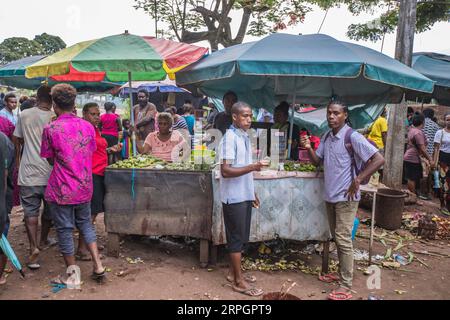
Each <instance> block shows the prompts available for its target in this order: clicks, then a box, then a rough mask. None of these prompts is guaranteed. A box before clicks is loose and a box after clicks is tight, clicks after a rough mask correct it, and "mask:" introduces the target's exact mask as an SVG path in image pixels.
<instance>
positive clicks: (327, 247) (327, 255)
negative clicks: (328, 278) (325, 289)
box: [322, 240, 330, 274]
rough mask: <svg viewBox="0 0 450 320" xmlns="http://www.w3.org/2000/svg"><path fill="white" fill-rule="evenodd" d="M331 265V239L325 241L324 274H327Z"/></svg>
mask: <svg viewBox="0 0 450 320" xmlns="http://www.w3.org/2000/svg"><path fill="white" fill-rule="evenodd" d="M329 267H330V241H329V240H328V241H325V242H324V243H323V252H322V274H327V273H328V272H329Z"/></svg>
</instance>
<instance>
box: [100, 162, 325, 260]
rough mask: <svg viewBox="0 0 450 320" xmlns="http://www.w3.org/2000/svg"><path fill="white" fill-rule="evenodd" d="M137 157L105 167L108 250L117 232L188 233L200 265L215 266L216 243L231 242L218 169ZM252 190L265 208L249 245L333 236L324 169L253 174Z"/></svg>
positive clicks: (115, 248) (114, 249)
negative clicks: (197, 247)
mask: <svg viewBox="0 0 450 320" xmlns="http://www.w3.org/2000/svg"><path fill="white" fill-rule="evenodd" d="M142 159H149V158H148V157H147V158H142ZM132 161H135V162H134V164H132V163H130V162H128V164H120V163H119V164H117V165H115V166H112V167H109V168H108V169H107V170H106V174H105V185H106V197H105V223H106V230H107V232H108V254H110V255H113V256H118V254H119V235H120V234H126V235H130V234H131V235H145V236H163V235H171V236H188V237H193V238H197V239H200V264H201V265H202V266H203V267H205V266H206V265H207V264H208V262H210V261H211V262H212V263H215V257H216V250H217V245H222V244H225V243H226V237H225V227H224V222H223V216H222V204H221V201H220V196H219V181H218V172H217V170H195V169H198V168H196V167H195V166H194V165H190V164H188V165H177V164H169V165H164V164H159V163H155V162H154V160H153V163H148V162H147V163H146V162H145V161H147V160H144V161H139V160H132ZM141 162H143V163H141ZM150 162H152V161H150ZM130 167H133V168H130ZM203 168H204V169H205V167H203ZM305 168H306V169H308V168H307V167H305V166H302V167H298V168H296V169H298V170H306V169H305ZM255 189H256V192H257V193H258V196H259V198H260V201H261V207H260V208H259V209H254V211H253V219H252V229H251V235H250V241H251V242H259V241H266V240H272V239H276V238H282V239H287V240H299V241H305V240H318V241H327V240H329V238H330V232H329V228H328V221H327V216H326V210H325V205H324V202H323V197H322V193H323V176H322V174H321V173H316V172H300V171H289V172H288V171H274V170H267V171H263V172H261V173H257V174H255Z"/></svg>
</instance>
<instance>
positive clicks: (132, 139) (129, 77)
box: [128, 72, 137, 157]
mask: <svg viewBox="0 0 450 320" xmlns="http://www.w3.org/2000/svg"><path fill="white" fill-rule="evenodd" d="M131 78H132V77H131V72H128V84H129V86H130V87H129V89H130V118H131V125H132V126H133V128H134V122H135V121H134V120H135V119H134V110H133V84H132V83H131ZM131 144H132V146H133V157H136V155H137V150H136V131H135V130H133V134H132V135H131Z"/></svg>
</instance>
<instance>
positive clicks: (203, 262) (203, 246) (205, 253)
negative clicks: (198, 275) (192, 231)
mask: <svg viewBox="0 0 450 320" xmlns="http://www.w3.org/2000/svg"><path fill="white" fill-rule="evenodd" d="M208 260H209V241H208V240H205V239H200V268H206V267H207V266H208Z"/></svg>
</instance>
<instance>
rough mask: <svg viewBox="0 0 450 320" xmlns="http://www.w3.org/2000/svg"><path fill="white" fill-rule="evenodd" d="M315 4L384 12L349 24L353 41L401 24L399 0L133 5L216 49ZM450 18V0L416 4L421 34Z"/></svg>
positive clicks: (287, 23) (280, 24)
mask: <svg viewBox="0 0 450 320" xmlns="http://www.w3.org/2000/svg"><path fill="white" fill-rule="evenodd" d="M185 3H186V11H184V4H185ZM312 5H317V6H319V7H320V8H322V9H324V10H326V9H330V8H334V7H341V6H345V7H347V8H348V10H349V11H350V12H351V13H352V14H353V15H360V14H362V13H369V14H374V13H375V11H379V10H382V11H383V13H382V14H381V15H380V16H379V17H375V18H374V19H373V20H372V21H369V22H367V23H362V24H352V25H350V26H349V29H348V32H347V36H348V37H349V38H351V39H354V40H370V41H378V40H380V39H381V38H382V37H383V35H384V34H385V33H393V32H394V31H395V29H396V27H397V23H398V13H399V3H398V1H395V0H209V1H193V0H186V1H185V0H158V1H156V9H157V12H156V15H155V1H154V0H135V6H134V7H135V8H136V9H139V10H144V11H145V12H146V13H148V14H149V15H150V16H151V17H152V18H153V19H155V18H158V21H160V22H161V23H162V25H161V27H163V28H165V29H164V35H165V36H167V37H176V38H177V39H178V40H179V41H184V42H188V43H195V42H198V41H202V40H207V41H209V42H210V44H211V47H212V48H213V49H216V48H217V45H218V44H219V43H220V44H222V45H223V46H225V47H228V46H230V45H234V44H238V43H242V41H243V40H244V36H245V35H253V36H263V35H266V34H268V33H271V32H277V31H280V30H285V29H288V28H289V27H293V26H296V25H297V24H299V23H302V22H304V19H305V15H306V13H308V12H310V11H311V10H312ZM236 11H239V12H240V13H242V18H241V25H240V28H239V32H238V34H237V35H236V37H234V38H233V37H232V36H231V28H230V23H231V18H230V16H231V13H233V12H236ZM449 19H450V0H426V1H425V0H420V1H419V2H418V5H417V27H416V30H417V32H419V33H420V32H424V31H426V30H429V29H430V28H431V27H432V26H433V25H434V24H435V23H436V22H439V21H448V20H449ZM183 22H184V23H183ZM219 26H221V27H219Z"/></svg>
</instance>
